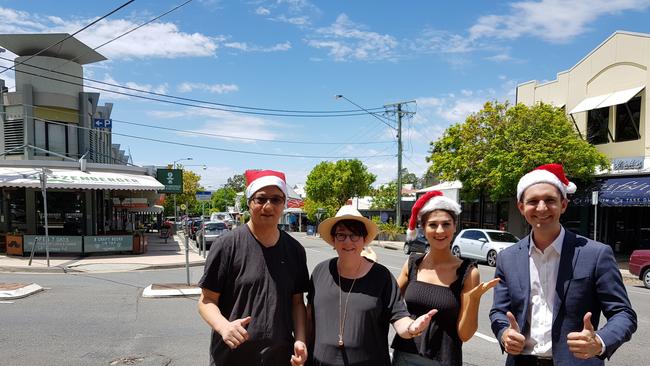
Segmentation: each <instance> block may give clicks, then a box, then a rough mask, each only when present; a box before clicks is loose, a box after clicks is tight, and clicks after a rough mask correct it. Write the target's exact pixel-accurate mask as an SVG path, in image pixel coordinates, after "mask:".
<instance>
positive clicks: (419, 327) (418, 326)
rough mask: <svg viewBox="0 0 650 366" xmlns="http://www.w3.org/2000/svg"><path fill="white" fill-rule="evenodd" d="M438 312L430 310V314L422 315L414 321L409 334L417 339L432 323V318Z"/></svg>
mask: <svg viewBox="0 0 650 366" xmlns="http://www.w3.org/2000/svg"><path fill="white" fill-rule="evenodd" d="M437 312H438V310H437V309H432V310H429V312H428V313H426V314H424V315H420V316H419V317H418V318H417V319H415V320H414V321H412V322H411V324H409V326H408V328H407V331H408V332H409V334H410V335H411V336H413V337H417V336H419V335H420V334H422V332H424V330H425V329H427V327H428V326H429V323H431V318H433V316H434V315H436V313H437Z"/></svg>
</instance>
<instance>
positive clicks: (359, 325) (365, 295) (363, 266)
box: [307, 206, 436, 366]
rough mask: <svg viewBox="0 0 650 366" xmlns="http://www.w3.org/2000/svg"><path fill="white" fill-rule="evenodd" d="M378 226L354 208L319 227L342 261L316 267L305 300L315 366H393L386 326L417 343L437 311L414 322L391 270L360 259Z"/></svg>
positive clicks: (426, 313)
mask: <svg viewBox="0 0 650 366" xmlns="http://www.w3.org/2000/svg"><path fill="white" fill-rule="evenodd" d="M377 231H378V230H377V225H376V224H375V223H374V222H372V221H371V220H368V219H367V218H365V217H363V216H362V215H361V214H360V213H359V211H357V210H356V209H354V208H353V207H352V206H343V207H341V209H339V211H338V212H337V213H336V216H335V217H332V218H329V219H327V220H325V221H323V222H322V223H321V224H320V226H319V227H318V233H319V234H320V236H321V238H323V240H325V241H326V242H327V243H329V244H330V245H332V246H333V247H334V249H335V250H336V252H337V254H338V257H336V258H332V259H328V260H326V261H324V262H322V263H320V264H318V265H317V266H316V268H315V269H314V271H313V273H312V276H311V280H310V289H309V293H308V295H307V299H308V305H307V314H308V317H309V318H311V321H312V324H313V340H314V342H313V343H314V346H313V351H312V352H310V353H311V354H312V355H313V360H312V361H313V364H314V365H323V366H324V365H327V366H329V365H355V366H363V365H373V366H374V365H390V357H389V354H388V325H389V324H391V323H392V324H393V327H394V328H395V331H396V332H397V334H399V335H400V336H401V337H405V338H413V337H414V336H416V335H418V334H420V332H422V331H423V330H424V329H425V328H426V327H427V326H428V324H429V322H430V321H431V317H432V316H433V315H434V314H435V313H436V310H430V311H428V312H425V313H424V314H422V315H421V316H420V317H419V318H417V319H415V320H412V319H411V318H410V317H409V313H408V311H407V310H406V306H405V304H404V301H403V300H402V299H401V296H400V291H399V288H398V286H397V282H396V281H395V278H394V277H393V275H392V274H391V273H390V272H389V271H388V269H387V268H386V267H384V266H382V265H381V264H379V263H376V262H374V261H372V260H369V259H367V258H364V257H362V256H361V251H362V250H363V248H364V246H366V245H368V244H369V243H370V242H371V241H372V240H373V239H374V238H375V236H376V235H377Z"/></svg>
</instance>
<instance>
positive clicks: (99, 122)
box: [93, 118, 113, 130]
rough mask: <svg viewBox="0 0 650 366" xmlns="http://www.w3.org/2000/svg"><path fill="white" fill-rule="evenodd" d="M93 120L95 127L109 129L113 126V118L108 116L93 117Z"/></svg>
mask: <svg viewBox="0 0 650 366" xmlns="http://www.w3.org/2000/svg"><path fill="white" fill-rule="evenodd" d="M93 122H94V125H95V128H107V129H109V130H110V129H111V128H112V127H113V120H111V119H110V118H95V119H94V120H93Z"/></svg>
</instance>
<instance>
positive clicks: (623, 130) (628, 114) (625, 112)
mask: <svg viewBox="0 0 650 366" xmlns="http://www.w3.org/2000/svg"><path fill="white" fill-rule="evenodd" d="M640 117H641V97H636V98H632V99H631V100H629V101H628V102H627V103H625V104H619V105H617V106H616V142H619V141H631V140H638V139H640V138H641V136H640V134H639V120H640Z"/></svg>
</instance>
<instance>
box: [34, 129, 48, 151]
mask: <svg viewBox="0 0 650 366" xmlns="http://www.w3.org/2000/svg"><path fill="white" fill-rule="evenodd" d="M45 137H46V135H45V122H43V121H38V120H36V121H34V143H35V145H36V147H40V148H41V149H45V150H47V142H46V139H45ZM34 155H45V153H44V152H42V151H38V150H34Z"/></svg>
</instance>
